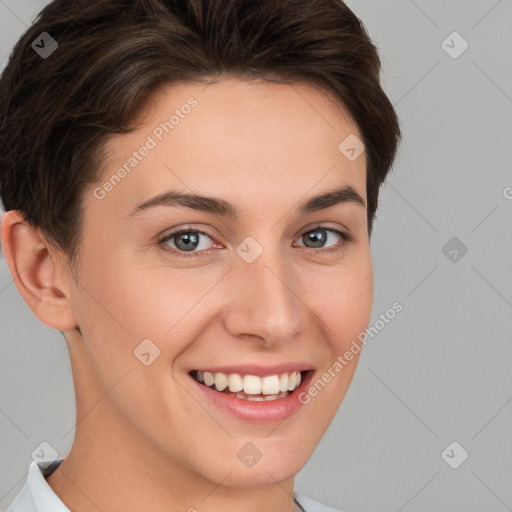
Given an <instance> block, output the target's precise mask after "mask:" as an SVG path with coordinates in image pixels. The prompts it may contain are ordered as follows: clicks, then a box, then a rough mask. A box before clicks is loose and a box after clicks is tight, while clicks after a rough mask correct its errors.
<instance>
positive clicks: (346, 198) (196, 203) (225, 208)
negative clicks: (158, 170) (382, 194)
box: [127, 185, 366, 218]
mask: <svg viewBox="0 0 512 512" xmlns="http://www.w3.org/2000/svg"><path fill="white" fill-rule="evenodd" d="M344 203H354V204H358V205H360V206H363V207H364V208H366V203H365V201H364V199H363V198H362V197H361V195H360V194H359V193H358V192H357V191H356V190H355V189H354V188H353V187H351V186H350V185H345V186H343V187H341V188H339V189H334V190H330V191H328V192H324V193H322V194H319V195H316V196H313V197H310V198H308V199H306V200H305V201H302V202H300V203H299V204H298V206H297V207H296V208H295V213H297V214H307V213H312V212H315V211H318V210H323V209H325V208H330V207H331V206H335V205H338V204H344ZM156 206H167V207H175V206H185V207H186V208H191V209H193V210H199V211H202V212H207V213H214V214H216V215H222V216H224V217H231V218H238V217H240V214H241V212H240V210H239V209H238V208H237V207H236V206H235V205H233V204H231V203H229V202H228V201H226V200H224V199H219V198H216V197H207V196H200V195H197V194H190V193H184V192H178V191H175V190H169V191H167V192H163V193H162V194H158V195H157V196H154V197H152V198H150V199H148V200H147V201H144V202H143V203H141V204H139V205H137V206H136V207H135V208H133V209H132V210H131V211H130V213H129V214H128V215H127V216H128V217H132V216H135V215H138V214H140V213H142V212H144V211H147V210H149V209H150V208H154V207H156Z"/></svg>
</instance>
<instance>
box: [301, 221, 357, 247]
mask: <svg viewBox="0 0 512 512" xmlns="http://www.w3.org/2000/svg"><path fill="white" fill-rule="evenodd" d="M329 235H331V236H329ZM329 238H330V239H332V238H334V244H332V245H330V246H328V247H329V249H326V250H324V251H321V252H331V251H336V250H339V249H342V248H343V247H344V246H345V245H346V244H348V243H349V242H351V241H352V236H351V235H349V234H348V233H344V232H342V231H339V230H337V229H333V228H327V227H322V226H317V227H316V228H314V229H310V230H309V231H306V232H305V233H304V234H303V235H302V236H301V238H300V239H299V240H304V241H305V242H306V243H308V244H311V245H309V246H306V245H303V246H302V247H307V248H308V249H318V248H323V247H324V246H325V245H324V244H325V243H326V242H327V241H328V240H329ZM336 239H338V243H336Z"/></svg>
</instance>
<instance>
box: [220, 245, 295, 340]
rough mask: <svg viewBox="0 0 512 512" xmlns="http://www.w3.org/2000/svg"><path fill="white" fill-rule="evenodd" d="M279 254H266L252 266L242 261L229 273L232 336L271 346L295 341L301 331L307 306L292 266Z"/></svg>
mask: <svg viewBox="0 0 512 512" xmlns="http://www.w3.org/2000/svg"><path fill="white" fill-rule="evenodd" d="M278 253H279V251H275V253H274V254H270V252H269V251H264V252H263V253H262V254H261V255H260V256H259V257H258V258H257V259H256V260H255V261H253V262H252V263H247V262H246V261H244V260H243V259H242V258H239V260H237V261H236V263H235V264H234V267H233V268H232V270H231V272H230V273H229V276H228V282H227V283H226V286H227V287H228V289H229V292H228V293H229V301H228V303H227V304H226V305H225V308H224V324H225V328H226V329H227V330H228V331H229V332H230V334H232V335H233V336H236V337H243V336H256V337H258V338H261V339H263V340H265V342H266V343H267V344H268V345H272V344H276V343H283V342H286V341H292V340H293V339H294V338H295V337H296V336H297V334H298V333H299V331H300V329H301V328H302V322H303V318H304V308H305V305H304V304H303V303H302V301H301V300H300V291H299V290H297V289H296V288H297V284H296V283H295V286H294V279H293V268H292V266H291V265H290V263H289V262H287V261H285V257H284V255H282V254H278Z"/></svg>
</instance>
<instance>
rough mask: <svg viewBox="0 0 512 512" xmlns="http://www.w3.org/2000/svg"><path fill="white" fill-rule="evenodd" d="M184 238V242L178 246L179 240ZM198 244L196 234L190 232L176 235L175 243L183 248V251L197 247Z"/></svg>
mask: <svg viewBox="0 0 512 512" xmlns="http://www.w3.org/2000/svg"><path fill="white" fill-rule="evenodd" d="M182 240H184V241H185V243H184V245H183V247H180V242H181V241H182ZM197 244H198V235H197V234H193V233H192V234H191V233H182V234H181V235H179V236H178V243H177V244H176V245H177V246H178V248H179V249H183V250H185V251H189V250H193V249H195V248H196V247H197Z"/></svg>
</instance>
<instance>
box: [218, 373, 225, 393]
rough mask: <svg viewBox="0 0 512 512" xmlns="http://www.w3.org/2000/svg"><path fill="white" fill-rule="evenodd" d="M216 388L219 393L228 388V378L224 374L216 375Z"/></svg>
mask: <svg viewBox="0 0 512 512" xmlns="http://www.w3.org/2000/svg"><path fill="white" fill-rule="evenodd" d="M215 387H216V388H217V391H224V390H225V389H226V388H227V387H228V378H227V377H226V376H225V375H224V374H223V373H216V374H215Z"/></svg>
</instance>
